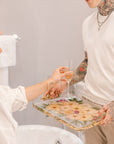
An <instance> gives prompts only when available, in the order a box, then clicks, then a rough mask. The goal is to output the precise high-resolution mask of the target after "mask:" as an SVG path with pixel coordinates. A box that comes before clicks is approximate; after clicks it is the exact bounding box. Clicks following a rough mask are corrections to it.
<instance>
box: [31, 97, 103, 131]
mask: <svg viewBox="0 0 114 144" xmlns="http://www.w3.org/2000/svg"><path fill="white" fill-rule="evenodd" d="M33 107H34V108H36V109H37V110H39V111H41V112H43V113H45V114H46V115H48V116H50V117H52V118H55V119H56V120H58V121H59V122H61V123H63V124H65V125H67V126H68V127H70V128H72V129H74V130H76V131H82V130H86V129H88V128H91V127H93V126H96V125H98V124H100V122H101V121H102V118H103V117H104V115H105V113H104V114H103V115H102V116H100V117H96V114H97V112H98V110H99V109H98V108H97V107H92V106H91V105H89V104H86V103H83V101H82V100H77V98H76V97H72V98H64V99H61V98H58V99H55V100H48V101H40V102H37V103H35V104H33Z"/></svg>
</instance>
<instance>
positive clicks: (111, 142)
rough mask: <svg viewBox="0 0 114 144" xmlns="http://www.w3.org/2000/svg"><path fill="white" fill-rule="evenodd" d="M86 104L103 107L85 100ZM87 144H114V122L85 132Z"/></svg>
mask: <svg viewBox="0 0 114 144" xmlns="http://www.w3.org/2000/svg"><path fill="white" fill-rule="evenodd" d="M84 102H86V103H89V104H92V105H93V106H97V107H99V108H101V107H102V106H101V105H98V104H95V103H92V102H90V101H89V100H87V99H85V98H84ZM84 135H85V143H86V144H114V122H112V123H110V124H107V125H106V126H99V125H98V126H95V127H93V128H91V129H88V130H86V131H85V132H84Z"/></svg>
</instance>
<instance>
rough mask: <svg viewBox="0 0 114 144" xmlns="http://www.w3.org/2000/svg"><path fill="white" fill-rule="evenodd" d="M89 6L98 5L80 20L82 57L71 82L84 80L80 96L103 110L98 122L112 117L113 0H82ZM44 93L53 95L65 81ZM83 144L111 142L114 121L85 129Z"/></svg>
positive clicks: (113, 91)
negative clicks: (81, 24) (81, 27)
mask: <svg viewBox="0 0 114 144" xmlns="http://www.w3.org/2000/svg"><path fill="white" fill-rule="evenodd" d="M86 2H87V4H88V6H89V7H90V8H96V7H97V8H98V10H97V11H95V12H93V13H92V14H91V15H90V16H89V17H87V18H86V19H85V21H84V23H83V29H82V33H83V41H84V51H85V59H84V60H83V62H82V63H81V64H80V65H79V67H78V68H77V69H76V70H75V75H74V78H73V79H72V81H71V85H72V84H74V83H77V82H79V81H82V80H84V94H83V97H84V100H86V101H88V103H91V104H92V103H94V104H96V105H97V106H99V107H100V108H102V106H104V107H103V109H101V110H100V111H99V113H98V115H100V114H102V112H104V111H106V117H105V118H104V120H103V122H102V124H106V123H108V122H111V120H112V119H114V0H86ZM61 84H62V88H61V85H60V84H57V85H56V86H55V87H54V88H52V89H51V90H49V91H48V92H46V93H45V95H47V94H50V95H53V97H54V96H56V97H57V95H58V94H59V95H60V94H61V92H62V91H64V89H65V88H66V82H62V83H61ZM85 139H86V144H113V143H114V122H113V121H112V122H111V123H110V124H107V125H106V126H105V127H104V126H96V127H94V128H91V129H89V130H87V131H85Z"/></svg>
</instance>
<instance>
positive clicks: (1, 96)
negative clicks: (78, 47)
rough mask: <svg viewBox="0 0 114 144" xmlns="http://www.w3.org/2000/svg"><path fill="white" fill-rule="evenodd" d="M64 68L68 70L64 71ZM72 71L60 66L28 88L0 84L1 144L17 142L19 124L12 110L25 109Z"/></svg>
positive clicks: (14, 143)
mask: <svg viewBox="0 0 114 144" xmlns="http://www.w3.org/2000/svg"><path fill="white" fill-rule="evenodd" d="M64 70H67V72H64V73H63V71H64ZM70 73H71V71H69V69H68V68H66V67H60V68H58V69H56V70H55V71H54V73H53V74H52V76H51V77H50V78H49V79H48V80H46V81H44V82H41V83H38V84H36V85H33V86H30V87H27V88H24V87H23V86H19V87H17V88H15V89H12V88H10V87H9V86H2V85H0V144H16V128H17V126H18V125H17V122H16V121H15V120H14V118H13V116H12V112H15V111H18V110H23V109H24V108H25V107H26V105H27V104H28V102H29V101H32V100H33V99H35V98H36V97H38V96H40V95H41V94H43V93H44V92H46V91H47V90H49V89H50V88H52V87H53V86H54V85H55V84H56V82H58V81H59V80H62V78H63V77H64V76H66V75H68V74H70Z"/></svg>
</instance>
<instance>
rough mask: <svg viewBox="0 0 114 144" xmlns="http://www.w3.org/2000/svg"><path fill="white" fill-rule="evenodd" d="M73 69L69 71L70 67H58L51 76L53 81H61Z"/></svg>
mask: <svg viewBox="0 0 114 144" xmlns="http://www.w3.org/2000/svg"><path fill="white" fill-rule="evenodd" d="M71 73H72V71H69V68H68V67H63V66H62V67H59V68H57V69H56V70H55V71H54V72H53V74H52V76H51V77H50V79H51V81H53V82H54V83H56V82H58V81H60V80H62V79H63V77H65V76H66V75H69V74H71Z"/></svg>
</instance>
